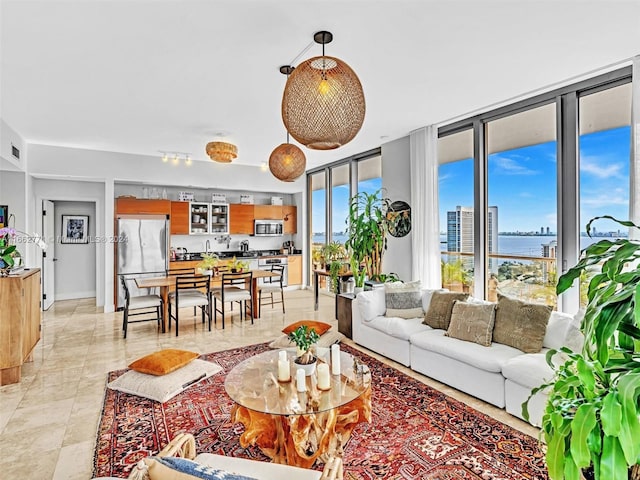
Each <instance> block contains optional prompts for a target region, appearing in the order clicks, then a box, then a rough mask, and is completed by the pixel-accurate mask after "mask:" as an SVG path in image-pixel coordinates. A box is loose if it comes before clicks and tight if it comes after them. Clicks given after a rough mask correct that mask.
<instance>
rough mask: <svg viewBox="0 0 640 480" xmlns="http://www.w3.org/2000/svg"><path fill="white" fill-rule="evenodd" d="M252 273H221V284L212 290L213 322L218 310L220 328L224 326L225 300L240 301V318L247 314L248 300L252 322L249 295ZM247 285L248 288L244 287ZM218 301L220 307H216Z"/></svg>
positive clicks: (215, 320) (250, 296) (251, 306)
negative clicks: (220, 319) (220, 315)
mask: <svg viewBox="0 0 640 480" xmlns="http://www.w3.org/2000/svg"><path fill="white" fill-rule="evenodd" d="M252 280H253V273H251V272H241V273H223V274H222V285H221V286H220V288H219V289H218V290H214V292H213V310H214V313H213V315H214V317H213V322H214V323H216V322H217V318H218V312H219V313H221V314H222V328H224V312H225V310H224V304H225V302H231V304H232V305H233V302H238V303H240V308H241V309H240V319H242V315H243V312H244V315H245V317H246V315H247V302H249V315H251V323H252V324H253V297H252V295H251V281H252ZM245 285H248V288H244V287H245ZM218 302H220V308H218Z"/></svg>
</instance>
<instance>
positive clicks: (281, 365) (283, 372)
mask: <svg viewBox="0 0 640 480" xmlns="http://www.w3.org/2000/svg"><path fill="white" fill-rule="evenodd" d="M278 380H280V381H281V382H288V381H289V380H291V369H290V367H289V362H288V361H287V360H278Z"/></svg>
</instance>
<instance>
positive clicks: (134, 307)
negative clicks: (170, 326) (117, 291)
mask: <svg viewBox="0 0 640 480" xmlns="http://www.w3.org/2000/svg"><path fill="white" fill-rule="evenodd" d="M128 281H133V278H131V277H127V276H126V275H120V284H121V285H122V290H123V291H124V309H123V315H122V331H123V332H124V338H127V326H128V325H129V324H130V323H140V322H150V321H154V320H155V321H156V322H157V323H158V327H160V325H162V324H164V322H162V324H161V323H160V321H161V320H163V318H162V314H163V312H164V308H163V303H162V298H161V297H160V295H157V294H147V295H135V296H131V293H130V291H129V286H128V285H127V282H128ZM137 315H145V316H147V318H141V319H138V320H131V319H130V318H129V317H133V316H137ZM148 315H155V317H148ZM163 333H164V330H163Z"/></svg>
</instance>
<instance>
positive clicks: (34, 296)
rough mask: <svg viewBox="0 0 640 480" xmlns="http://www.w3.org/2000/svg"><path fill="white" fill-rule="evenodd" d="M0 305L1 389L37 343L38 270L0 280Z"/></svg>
mask: <svg viewBox="0 0 640 480" xmlns="http://www.w3.org/2000/svg"><path fill="white" fill-rule="evenodd" d="M0 305H2V308H0V385H9V384H11V383H18V382H19V381H20V375H21V370H22V364H23V363H25V362H27V361H30V360H31V357H32V352H33V349H34V347H35V346H36V344H37V343H38V341H39V340H40V269H39V268H32V269H28V270H27V269H25V270H23V272H22V273H20V274H18V275H15V276H13V275H12V276H10V277H3V278H0Z"/></svg>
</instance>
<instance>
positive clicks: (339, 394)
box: [224, 349, 371, 415]
mask: <svg viewBox="0 0 640 480" xmlns="http://www.w3.org/2000/svg"><path fill="white" fill-rule="evenodd" d="M278 352H279V350H271V351H268V352H264V353H261V354H259V355H255V356H253V357H250V358H248V359H246V360H244V361H243V362H241V363H239V364H238V365H236V366H235V367H234V368H233V369H232V370H231V371H230V372H229V373H228V374H227V378H226V380H225V382H224V387H225V390H226V391H227V394H228V395H229V396H230V397H231V399H232V400H233V401H234V402H236V403H237V404H238V405H240V406H242V407H245V408H249V409H251V410H254V411H257V412H261V413H268V414H272V415H305V414H312V413H318V412H323V411H327V410H332V409H334V408H338V407H340V406H342V405H345V404H347V403H349V402H351V401H353V400H355V399H356V398H358V397H359V396H360V395H362V394H363V393H364V392H365V391H367V389H368V388H369V387H370V386H371V372H370V371H369V368H368V367H367V366H366V365H364V364H363V363H360V362H358V361H357V360H356V359H355V357H353V356H352V355H350V354H348V353H346V352H342V351H341V352H340V365H341V375H331V380H330V389H329V390H320V389H318V388H317V383H318V382H317V376H316V374H313V375H310V376H308V377H306V386H307V391H306V392H298V391H297V389H296V368H295V364H294V363H293V359H294V357H295V351H287V360H288V361H289V366H290V369H291V381H289V382H286V383H284V382H279V381H278ZM328 360H329V349H322V350H321V351H319V352H318V362H323V361H324V362H326V363H328Z"/></svg>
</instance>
